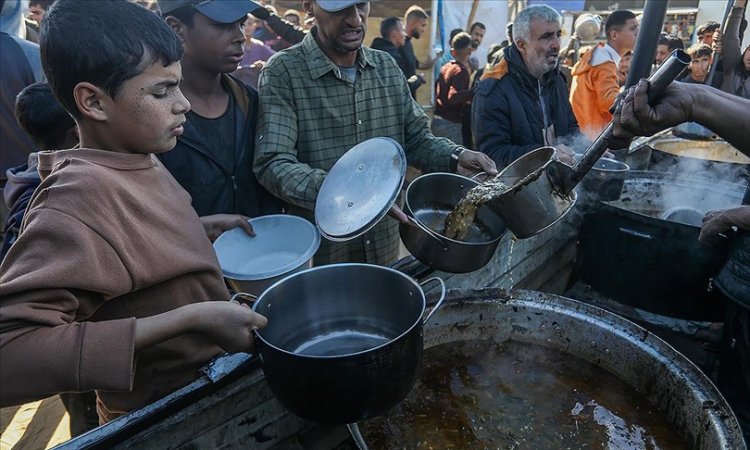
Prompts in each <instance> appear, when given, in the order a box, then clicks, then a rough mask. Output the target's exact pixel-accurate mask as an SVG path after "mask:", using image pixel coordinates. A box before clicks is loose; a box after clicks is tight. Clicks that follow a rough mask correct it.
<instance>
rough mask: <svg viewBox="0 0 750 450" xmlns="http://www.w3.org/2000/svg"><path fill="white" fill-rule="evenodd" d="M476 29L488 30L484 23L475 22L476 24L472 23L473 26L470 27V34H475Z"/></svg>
mask: <svg viewBox="0 0 750 450" xmlns="http://www.w3.org/2000/svg"><path fill="white" fill-rule="evenodd" d="M474 28H481V29H483V30H487V27H486V26H484V24H483V23H482V22H474V23H472V24H471V26H470V27H469V33H473V32H474Z"/></svg>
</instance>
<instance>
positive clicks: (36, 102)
mask: <svg viewBox="0 0 750 450" xmlns="http://www.w3.org/2000/svg"><path fill="white" fill-rule="evenodd" d="M16 120H17V121H18V124H19V125H20V126H21V129H23V131H25V132H26V134H28V135H29V137H31V140H33V141H34V143H35V144H36V145H37V146H38V147H39V148H40V149H41V150H58V149H60V148H62V146H63V144H64V143H65V140H66V138H67V134H68V132H69V131H70V129H71V128H74V127H75V126H76V123H75V122H74V121H73V118H72V117H70V114H68V112H67V111H65V108H63V107H62V105H61V104H60V103H58V102H57V100H55V96H54V95H52V89H50V87H49V84H47V83H45V82H40V83H34V84H32V85H30V86H26V88H24V89H23V90H22V91H21V92H20V93H19V94H18V97H16Z"/></svg>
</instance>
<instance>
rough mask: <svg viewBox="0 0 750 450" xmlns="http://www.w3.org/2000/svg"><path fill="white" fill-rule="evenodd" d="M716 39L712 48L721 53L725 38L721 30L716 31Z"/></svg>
mask: <svg viewBox="0 0 750 450" xmlns="http://www.w3.org/2000/svg"><path fill="white" fill-rule="evenodd" d="M713 38H714V40H713V42H712V44H711V50H713V51H714V52H716V53H717V54H719V55H721V52H722V45H721V44H722V40H723V38H724V35H723V34H722V32H721V30H720V29H719V30H716V31H714V36H713Z"/></svg>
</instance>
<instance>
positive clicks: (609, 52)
mask: <svg viewBox="0 0 750 450" xmlns="http://www.w3.org/2000/svg"><path fill="white" fill-rule="evenodd" d="M602 50H604V51H605V52H606V53H607V55H609V57H610V59H611V60H612V61H614V62H615V65H616V66H617V67H619V66H620V60H622V56H620V54H619V53H617V50H615V49H614V48H612V46H611V45H609V44H604V47H602Z"/></svg>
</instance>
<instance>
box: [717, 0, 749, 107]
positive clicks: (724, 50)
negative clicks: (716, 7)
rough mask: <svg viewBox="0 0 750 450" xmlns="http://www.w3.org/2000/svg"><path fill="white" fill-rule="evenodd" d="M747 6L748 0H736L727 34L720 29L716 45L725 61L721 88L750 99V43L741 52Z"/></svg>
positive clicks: (728, 22) (728, 23) (728, 21)
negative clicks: (741, 28)
mask: <svg viewBox="0 0 750 450" xmlns="http://www.w3.org/2000/svg"><path fill="white" fill-rule="evenodd" d="M746 6H747V0H735V2H734V5H733V7H732V12H731V13H730V15H729V19H728V20H727V30H726V35H725V36H724V35H722V33H721V31H718V32H717V33H716V36H714V45H715V48H716V52H717V53H719V54H721V57H722V59H721V60H722V61H723V63H724V64H723V65H724V79H723V81H722V84H721V90H722V91H724V92H727V93H729V94H733V95H738V96H740V97H742V98H747V99H750V44H748V45H747V46H746V47H745V49H744V50H743V51H742V52H740V44H741V42H740V41H741V39H740V25H741V23H742V19H743V17H742V16H743V15H744V14H745V7H746Z"/></svg>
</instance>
